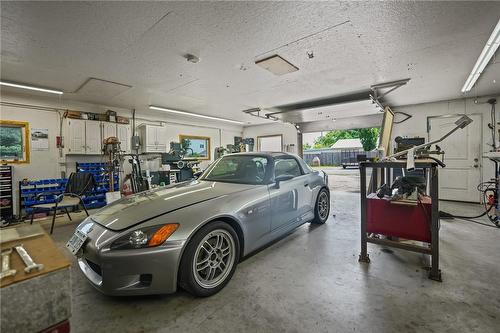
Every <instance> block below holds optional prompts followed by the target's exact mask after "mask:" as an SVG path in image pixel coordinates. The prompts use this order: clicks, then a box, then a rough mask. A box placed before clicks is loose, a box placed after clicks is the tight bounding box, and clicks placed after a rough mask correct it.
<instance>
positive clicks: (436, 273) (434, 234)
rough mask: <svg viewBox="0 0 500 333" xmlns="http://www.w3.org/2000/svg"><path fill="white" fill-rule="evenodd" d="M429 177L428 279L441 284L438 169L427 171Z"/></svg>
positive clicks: (432, 168) (433, 168)
mask: <svg viewBox="0 0 500 333" xmlns="http://www.w3.org/2000/svg"><path fill="white" fill-rule="evenodd" d="M429 174H430V177H431V200H432V214H431V216H432V217H431V218H432V223H431V256H432V257H431V260H432V264H431V270H430V272H429V279H431V280H435V281H439V282H441V281H442V280H441V270H440V269H439V188H438V186H439V185H438V184H439V183H438V169H437V167H431V168H430V169H429Z"/></svg>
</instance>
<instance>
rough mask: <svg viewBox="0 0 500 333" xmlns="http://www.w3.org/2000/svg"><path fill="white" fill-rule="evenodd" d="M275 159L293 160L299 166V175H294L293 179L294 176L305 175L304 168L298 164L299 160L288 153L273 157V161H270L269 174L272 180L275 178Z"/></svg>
mask: <svg viewBox="0 0 500 333" xmlns="http://www.w3.org/2000/svg"><path fill="white" fill-rule="evenodd" d="M277 160H294V161H295V163H297V166H298V167H299V171H300V175H298V176H294V177H293V178H292V179H295V178H298V177H301V176H304V175H306V172H304V169H303V168H302V165H300V162H299V161H298V159H297V158H295V157H294V156H290V155H283V156H276V157H273V163H272V167H273V170H272V173H271V175H272V179H273V181H274V179H276V170H275V165H276V161H277Z"/></svg>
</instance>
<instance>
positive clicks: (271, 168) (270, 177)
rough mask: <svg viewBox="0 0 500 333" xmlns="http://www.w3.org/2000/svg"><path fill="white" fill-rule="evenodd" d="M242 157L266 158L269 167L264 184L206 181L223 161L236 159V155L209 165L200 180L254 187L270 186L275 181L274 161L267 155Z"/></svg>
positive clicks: (226, 156) (224, 157)
mask: <svg viewBox="0 0 500 333" xmlns="http://www.w3.org/2000/svg"><path fill="white" fill-rule="evenodd" d="M241 156H242V157H243V156H245V157H250V158H256V157H260V158H264V159H266V160H267V165H266V170H265V175H264V180H263V181H262V183H258V184H253V183H240V182H232V181H224V180H213V179H206V177H207V176H208V175H209V174H210V172H211V171H212V169H214V168H215V166H216V165H217V164H219V163H220V162H221V161H222V160H223V159H228V158H234V157H235V155H225V156H222V157H221V158H219V159H217V160H216V161H215V162H213V163H212V164H210V165H209V167H208V168H207V169H206V170H205V171H204V172H203V175H201V177H200V178H199V179H200V180H204V181H207V182H219V183H228V184H241V185H253V186H261V185H266V186H267V185H269V184H271V183H272V182H273V181H274V160H273V158H272V157H270V156H266V155H260V154H244V155H241Z"/></svg>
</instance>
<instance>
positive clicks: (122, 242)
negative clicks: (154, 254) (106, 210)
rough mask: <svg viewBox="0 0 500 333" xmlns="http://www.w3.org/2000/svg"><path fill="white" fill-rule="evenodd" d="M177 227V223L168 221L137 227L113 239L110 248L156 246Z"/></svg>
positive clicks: (124, 248)
mask: <svg viewBox="0 0 500 333" xmlns="http://www.w3.org/2000/svg"><path fill="white" fill-rule="evenodd" d="M178 227H179V224H178V223H169V224H164V225H158V226H154V227H148V228H141V229H137V230H134V231H131V232H130V233H128V234H126V235H124V236H122V237H120V238H118V239H117V240H115V241H114V242H113V243H112V244H111V249H112V250H126V249H140V248H145V247H154V246H158V245H161V244H163V243H164V242H165V241H166V240H167V238H168V237H170V236H171V235H172V234H173V233H174V232H175V230H177V228H178Z"/></svg>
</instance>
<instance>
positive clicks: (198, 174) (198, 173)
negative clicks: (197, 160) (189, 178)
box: [193, 171, 203, 179]
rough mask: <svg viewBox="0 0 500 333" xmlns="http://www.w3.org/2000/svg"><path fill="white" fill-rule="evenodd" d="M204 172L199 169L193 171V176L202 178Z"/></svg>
mask: <svg viewBox="0 0 500 333" xmlns="http://www.w3.org/2000/svg"><path fill="white" fill-rule="evenodd" d="M202 174H203V171H197V172H195V173H193V177H194V179H198V178H200V176H201V175H202Z"/></svg>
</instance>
